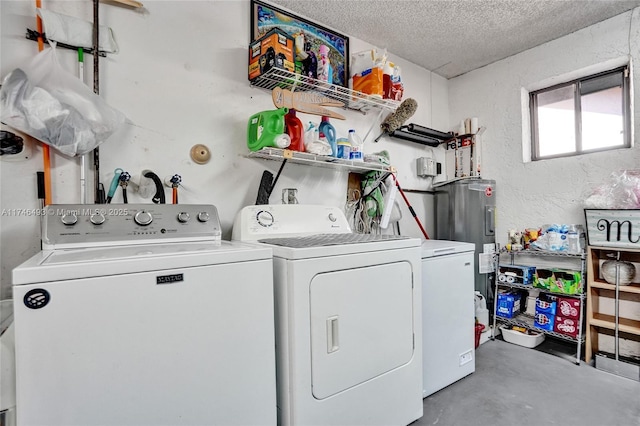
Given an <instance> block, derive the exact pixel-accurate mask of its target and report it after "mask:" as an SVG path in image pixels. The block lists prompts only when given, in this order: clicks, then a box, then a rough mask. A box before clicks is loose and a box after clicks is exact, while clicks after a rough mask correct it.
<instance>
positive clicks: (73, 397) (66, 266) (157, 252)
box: [13, 204, 276, 426]
mask: <svg viewBox="0 0 640 426" xmlns="http://www.w3.org/2000/svg"><path fill="white" fill-rule="evenodd" d="M47 209H48V215H47V216H46V217H45V231H44V238H43V246H44V249H43V251H42V252H41V253H39V254H37V255H35V256H33V257H32V258H31V259H29V260H27V261H26V262H24V263H23V264H22V265H20V266H18V267H17V268H15V269H14V271H13V294H14V316H15V332H16V334H15V338H16V341H15V349H16V360H17V366H16V369H17V374H16V380H17V422H18V425H44V424H46V425H64V426H68V425H83V426H86V425H98V424H100V425H107V424H110V425H154V426H155V425H195V424H199V425H212V424H217V425H232V424H235V425H256V424H259V425H265V424H275V423H276V389H275V349H274V345H275V341H274V325H273V281H272V262H271V250H270V249H268V248H267V247H256V246H254V245H246V244H241V243H238V242H229V241H221V239H220V235H221V234H220V221H219V219H218V213H217V210H216V208H215V207H214V206H210V205H170V204H166V205H153V204H149V205H144V204H125V205H60V206H56V205H52V206H49V207H47Z"/></svg>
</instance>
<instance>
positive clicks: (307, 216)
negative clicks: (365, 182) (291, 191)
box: [232, 204, 351, 241]
mask: <svg viewBox="0 0 640 426" xmlns="http://www.w3.org/2000/svg"><path fill="white" fill-rule="evenodd" d="M347 232H351V228H350V227H349V223H348V222H347V218H346V216H345V215H344V213H343V212H342V210H340V209H339V208H338V207H334V206H318V205H311V204H262V205H256V206H247V207H244V208H243V209H242V210H240V212H239V213H238V214H237V215H236V219H235V221H234V223H233V236H232V239H234V240H240V241H256V240H259V239H263V238H269V237H301V236H306V235H315V234H342V233H347Z"/></svg>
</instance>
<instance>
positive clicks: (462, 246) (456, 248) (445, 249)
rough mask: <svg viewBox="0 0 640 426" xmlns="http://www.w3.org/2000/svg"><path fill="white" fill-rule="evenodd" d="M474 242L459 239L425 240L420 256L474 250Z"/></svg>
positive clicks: (444, 254) (443, 254)
mask: <svg viewBox="0 0 640 426" xmlns="http://www.w3.org/2000/svg"><path fill="white" fill-rule="evenodd" d="M475 249H476V246H475V244H473V243H465V242H461V241H446V240H426V241H424V242H423V243H422V257H423V258H425V257H435V256H446V255H448V254H454V253H463V252H467V251H474V250H475Z"/></svg>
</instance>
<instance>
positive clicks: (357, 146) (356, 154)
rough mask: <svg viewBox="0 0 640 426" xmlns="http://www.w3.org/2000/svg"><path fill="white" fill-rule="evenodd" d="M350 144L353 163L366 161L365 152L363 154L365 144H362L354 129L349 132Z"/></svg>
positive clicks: (350, 156)
mask: <svg viewBox="0 0 640 426" xmlns="http://www.w3.org/2000/svg"><path fill="white" fill-rule="evenodd" d="M349 143H350V144H351V152H350V153H349V158H350V159H351V160H353V161H364V152H362V146H363V145H364V142H362V139H360V136H358V135H356V131H355V130H354V129H351V130H349Z"/></svg>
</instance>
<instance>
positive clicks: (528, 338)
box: [500, 325, 544, 348]
mask: <svg viewBox="0 0 640 426" xmlns="http://www.w3.org/2000/svg"><path fill="white" fill-rule="evenodd" d="M500 331H501V332H502V337H503V338H504V340H505V341H506V342H509V343H513V344H515V345H520V346H524V347H525V348H535V347H536V346H538V345H539V344H540V343H542V342H544V334H543V333H538V332H532V333H535V334H526V333H523V332H521V331H517V330H511V329H510V328H509V326H507V325H501V326H500Z"/></svg>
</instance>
